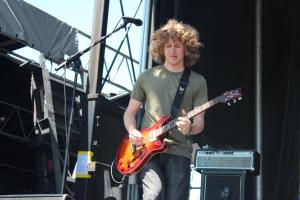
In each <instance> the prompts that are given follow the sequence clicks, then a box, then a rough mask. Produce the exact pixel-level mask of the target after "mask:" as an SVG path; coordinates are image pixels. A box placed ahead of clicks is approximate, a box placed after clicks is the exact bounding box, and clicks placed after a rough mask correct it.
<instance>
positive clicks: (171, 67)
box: [164, 63, 184, 72]
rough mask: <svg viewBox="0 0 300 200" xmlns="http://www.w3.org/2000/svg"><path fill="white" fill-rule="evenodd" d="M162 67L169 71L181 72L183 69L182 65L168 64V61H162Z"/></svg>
mask: <svg viewBox="0 0 300 200" xmlns="http://www.w3.org/2000/svg"><path fill="white" fill-rule="evenodd" d="M164 67H165V68H166V69H167V70H168V71H170V72H182V71H184V66H183V65H178V66H177V65H170V64H169V63H164Z"/></svg>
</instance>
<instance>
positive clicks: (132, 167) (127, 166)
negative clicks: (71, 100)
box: [116, 88, 242, 175]
mask: <svg viewBox="0 0 300 200" xmlns="http://www.w3.org/2000/svg"><path fill="white" fill-rule="evenodd" d="M241 97H242V95H241V89H240V88H238V89H235V90H231V91H228V92H225V93H223V94H222V95H221V96H218V97H216V98H214V99H212V100H210V101H208V102H206V103H205V104H203V105H201V106H199V107H197V108H196V109H194V110H192V111H190V112H188V113H187V115H186V117H187V118H189V119H191V118H192V117H194V116H196V115H198V114H200V113H201V112H203V111H204V110H206V109H208V108H210V107H212V106H213V105H215V104H217V103H228V104H229V105H230V101H231V100H233V102H235V101H236V99H238V100H240V99H241ZM176 121H177V119H173V118H172V117H171V116H162V117H161V118H160V119H159V120H158V121H157V122H156V123H155V124H154V125H153V126H152V127H150V128H145V129H142V130H140V132H141V134H142V135H143V136H144V144H143V145H142V146H136V145H133V144H132V143H131V142H130V141H129V139H128V136H126V137H124V138H123V140H122V141H121V143H120V145H119V148H118V151H117V157H116V165H117V169H118V171H119V172H120V173H122V174H127V175H132V174H134V173H137V172H138V171H139V170H141V169H142V168H143V167H144V166H145V164H146V163H147V162H148V161H149V160H150V159H151V158H152V157H153V156H154V155H155V154H157V153H161V152H164V151H166V150H167V146H166V144H165V142H164V138H166V137H167V135H168V133H169V131H170V130H171V129H173V128H175V127H176Z"/></svg>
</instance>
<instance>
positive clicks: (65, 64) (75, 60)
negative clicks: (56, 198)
mask: <svg viewBox="0 0 300 200" xmlns="http://www.w3.org/2000/svg"><path fill="white" fill-rule="evenodd" d="M128 23H129V22H127V21H124V23H123V24H121V25H120V26H119V27H117V28H115V29H114V30H113V31H112V32H110V33H109V34H107V35H105V36H102V37H101V38H100V39H98V40H96V41H95V42H94V43H93V44H92V45H90V46H89V47H87V48H85V49H84V50H82V51H78V52H77V53H75V54H73V55H71V56H70V57H68V58H67V59H66V60H65V61H64V62H62V63H61V64H59V66H58V67H57V68H56V69H55V71H58V70H60V69H62V68H64V67H68V66H69V64H70V63H72V62H73V63H74V66H75V67H74V71H75V78H74V82H73V91H72V100H71V111H70V119H69V124H68V125H69V126H68V127H66V128H67V130H66V151H65V158H64V168H63V174H62V184H61V191H60V193H61V194H63V192H64V183H65V176H66V170H67V166H68V160H69V156H68V151H69V142H70V133H71V128H72V121H73V112H74V102H75V93H76V87H77V79H78V74H79V71H80V67H81V60H80V57H81V56H82V55H83V54H85V53H86V52H88V51H90V50H91V49H92V48H93V47H94V46H96V45H97V44H98V43H100V42H102V41H104V40H105V39H106V38H108V37H110V36H111V35H112V34H113V33H115V32H117V31H119V30H120V29H122V28H125V27H126V25H127V24H128Z"/></svg>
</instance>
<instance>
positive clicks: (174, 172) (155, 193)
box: [139, 153, 190, 200]
mask: <svg viewBox="0 0 300 200" xmlns="http://www.w3.org/2000/svg"><path fill="white" fill-rule="evenodd" d="M139 176H140V180H141V182H142V186H143V200H187V199H188V196H189V185H190V159H188V158H186V157H183V156H177V155H171V154H165V153H161V154H158V155H156V156H154V157H153V158H152V159H151V160H150V161H149V162H148V163H147V164H146V166H145V167H144V168H143V169H142V170H141V172H140V173H139Z"/></svg>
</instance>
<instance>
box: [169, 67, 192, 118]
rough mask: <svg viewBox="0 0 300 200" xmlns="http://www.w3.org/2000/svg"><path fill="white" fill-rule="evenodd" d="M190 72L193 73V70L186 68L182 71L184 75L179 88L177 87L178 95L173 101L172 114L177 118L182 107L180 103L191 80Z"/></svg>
mask: <svg viewBox="0 0 300 200" xmlns="http://www.w3.org/2000/svg"><path fill="white" fill-rule="evenodd" d="M190 73H191V70H190V69H187V68H185V69H184V71H183V73H182V76H181V78H180V81H179V84H178V88H177V92H176V96H175V98H174V101H173V104H172V107H171V116H172V117H173V118H175V117H176V116H177V114H178V111H179V108H180V105H181V101H182V98H183V96H184V92H185V90H186V88H187V85H188V82H189V77H190Z"/></svg>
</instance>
